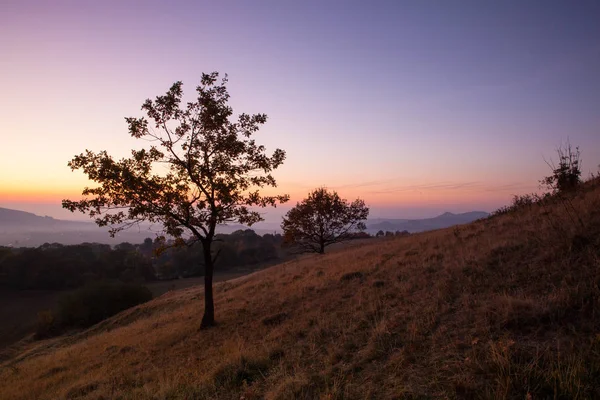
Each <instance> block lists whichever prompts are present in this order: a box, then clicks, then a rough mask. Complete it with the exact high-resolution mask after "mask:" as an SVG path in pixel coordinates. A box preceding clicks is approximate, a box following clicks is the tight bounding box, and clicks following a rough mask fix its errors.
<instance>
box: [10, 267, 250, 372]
mask: <svg viewBox="0 0 600 400" xmlns="http://www.w3.org/2000/svg"><path fill="white" fill-rule="evenodd" d="M253 271H254V269H238V270H235V271H231V272H223V273H217V274H216V275H215V281H216V282H221V281H225V280H228V279H234V278H238V277H240V276H244V275H246V274H249V273H251V272H253ZM198 285H204V278H203V277H198V278H186V279H175V280H169V281H156V282H149V283H147V284H145V286H147V287H148V288H149V289H150V291H151V292H152V294H153V296H154V297H158V296H160V295H162V294H164V293H166V292H168V291H170V290H178V289H183V288H188V287H191V286H198ZM63 293H65V292H62V291H52V290H3V291H0V321H3V323H2V324H1V325H0V360H2V359H3V357H5V355H3V350H4V349H5V348H6V347H7V346H10V345H11V344H13V343H15V342H17V341H18V340H20V339H22V338H24V337H26V336H28V335H30V334H32V333H33V331H34V330H35V324H36V321H37V314H38V313H39V312H40V311H43V310H48V309H52V308H53V307H55V305H56V303H57V300H58V298H59V296H60V295H61V294H63Z"/></svg>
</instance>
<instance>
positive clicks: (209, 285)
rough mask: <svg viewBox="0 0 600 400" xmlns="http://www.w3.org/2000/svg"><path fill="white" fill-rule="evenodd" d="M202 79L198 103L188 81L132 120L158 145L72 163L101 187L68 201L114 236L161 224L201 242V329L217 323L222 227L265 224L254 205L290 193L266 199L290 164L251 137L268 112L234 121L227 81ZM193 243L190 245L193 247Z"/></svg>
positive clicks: (141, 135)
mask: <svg viewBox="0 0 600 400" xmlns="http://www.w3.org/2000/svg"><path fill="white" fill-rule="evenodd" d="M218 78H219V74H218V73H216V72H213V73H211V74H203V75H202V80H201V84H200V86H198V87H197V88H196V93H197V98H196V101H194V102H189V103H187V104H186V105H185V106H182V105H181V101H182V96H183V89H182V86H183V85H182V83H181V82H176V83H175V84H173V86H172V87H171V88H170V89H169V91H168V92H167V93H166V94H165V95H164V96H157V97H156V100H155V101H152V100H150V99H148V100H146V101H145V102H144V104H143V105H142V110H143V111H145V113H146V115H147V117H142V118H126V121H127V123H128V125H129V133H130V134H131V136H132V137H134V138H138V139H144V140H146V141H149V143H154V144H153V145H151V146H149V148H147V149H142V150H137V151H136V150H133V151H132V157H131V158H127V159H122V160H120V161H115V160H114V159H113V158H112V157H111V156H109V155H108V154H107V153H106V151H101V152H99V153H94V152H91V151H89V150H88V151H86V153H82V154H80V155H78V156H76V157H74V158H73V159H72V160H71V161H70V162H69V166H70V167H71V168H72V169H73V170H77V169H81V170H83V172H84V173H85V174H86V175H87V176H88V178H89V179H90V180H92V181H93V182H96V183H97V184H99V185H100V186H98V187H95V188H85V189H84V190H83V195H84V196H85V198H84V199H83V200H81V201H71V200H64V201H63V207H65V208H67V209H69V210H71V211H76V210H78V211H81V212H85V213H89V215H90V217H95V218H96V223H97V224H98V225H99V226H107V225H110V226H111V227H112V228H111V233H112V234H113V235H114V234H115V233H116V232H118V231H120V230H123V229H127V228H129V227H131V226H133V225H135V224H138V223H139V222H141V221H150V222H158V223H160V224H162V225H163V226H164V229H165V233H166V234H167V235H170V236H172V237H174V238H177V239H179V240H178V241H177V243H178V244H181V245H183V244H184V243H186V242H185V241H184V239H183V237H184V234H185V235H190V236H191V240H192V241H197V242H200V243H201V245H202V248H203V263H204V278H205V285H204V292H205V302H204V315H203V317H202V323H201V326H202V327H209V326H212V325H214V323H215V317H214V302H213V271H214V263H215V259H216V257H217V255H218V254H215V253H214V252H213V251H212V243H213V240H214V239H215V235H216V233H215V228H216V226H217V225H218V224H222V223H227V222H239V223H242V224H246V225H252V224H254V223H255V222H258V221H261V220H262V218H261V216H260V214H259V213H258V212H257V211H256V210H255V209H254V208H253V207H266V206H269V205H271V206H275V205H276V204H277V203H281V202H285V201H287V200H288V198H289V197H288V196H287V195H273V196H264V195H261V194H260V193H259V190H260V189H261V188H264V187H269V186H271V187H275V186H276V182H275V179H274V178H273V176H272V175H271V172H272V171H273V170H274V169H276V168H277V167H279V166H280V165H281V164H282V163H283V161H284V160H285V152H284V151H283V150H280V149H277V150H275V152H274V153H273V154H272V155H271V156H268V155H267V154H266V151H265V147H264V146H262V145H257V144H256V142H255V141H254V140H253V139H251V136H252V135H253V134H254V133H256V132H257V131H258V129H259V127H260V126H261V125H262V124H264V123H265V122H266V121H267V116H266V115H265V114H256V115H248V114H240V115H239V117H238V119H237V121H236V122H232V121H231V120H230V119H231V117H232V115H233V110H232V108H231V107H230V106H229V105H228V101H229V93H228V91H227V87H226V83H227V77H226V76H225V78H223V79H222V80H221V82H220V83H218V82H217V81H218ZM188 243H189V242H188Z"/></svg>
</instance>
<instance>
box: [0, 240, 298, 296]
mask: <svg viewBox="0 0 600 400" xmlns="http://www.w3.org/2000/svg"><path fill="white" fill-rule="evenodd" d="M215 238H216V242H215V244H214V247H215V250H216V251H220V254H219V257H218V258H217V260H216V261H215V268H216V270H217V271H221V272H226V271H229V270H232V269H234V268H238V267H250V266H259V265H264V264H267V263H274V262H276V261H279V260H282V259H284V258H285V257H286V256H287V253H286V252H285V251H284V250H283V249H282V248H281V243H282V242H283V237H282V236H281V235H279V234H276V235H272V234H267V235H264V236H260V235H257V234H256V233H255V232H254V231H253V230H251V229H247V230H239V231H236V232H234V233H232V234H218V235H216V236H215ZM163 245H164V244H163V243H161V242H155V241H153V240H152V239H150V238H147V239H146V240H145V241H144V243H142V244H130V243H120V244H118V245H116V246H115V247H114V248H111V247H110V246H109V245H105V244H97V243H82V244H80V245H71V246H64V245H61V244H58V243H52V244H49V243H46V244H44V245H42V246H40V247H38V248H25V247H23V248H17V249H13V248H8V247H0V288H8V289H17V290H39V289H42V290H64V289H74V288H77V287H80V286H82V285H84V284H86V283H89V282H94V281H98V280H118V281H121V282H125V283H134V282H136V283H143V282H151V281H154V280H157V279H159V280H160V279H176V278H180V277H183V278H186V277H191V276H204V263H203V262H200V263H198V260H199V259H200V260H202V254H203V249H202V245H201V244H200V243H193V244H191V245H190V246H180V247H169V248H168V249H166V250H164V251H160V254H158V255H157V252H158V250H160V249H161V247H162V246H163ZM167 245H170V244H169V243H167Z"/></svg>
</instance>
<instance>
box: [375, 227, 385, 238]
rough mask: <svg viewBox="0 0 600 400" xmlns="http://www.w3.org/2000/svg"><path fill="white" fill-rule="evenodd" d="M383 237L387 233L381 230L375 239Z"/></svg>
mask: <svg viewBox="0 0 600 400" xmlns="http://www.w3.org/2000/svg"><path fill="white" fill-rule="evenodd" d="M383 235H385V233H384V232H383V231H382V230H381V229H380V230H379V231H378V232H377V234H376V235H375V237H382V236H383Z"/></svg>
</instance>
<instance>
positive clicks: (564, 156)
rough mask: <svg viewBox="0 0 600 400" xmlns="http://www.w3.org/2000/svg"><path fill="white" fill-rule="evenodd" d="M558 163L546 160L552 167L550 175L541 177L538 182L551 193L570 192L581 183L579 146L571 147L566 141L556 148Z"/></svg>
mask: <svg viewBox="0 0 600 400" xmlns="http://www.w3.org/2000/svg"><path fill="white" fill-rule="evenodd" d="M556 153H557V155H558V165H556V164H555V163H554V162H553V161H550V162H547V164H548V166H549V167H550V168H551V169H552V175H550V176H548V177H546V178H544V179H542V181H541V182H540V183H541V184H542V185H543V186H545V187H546V188H548V189H549V190H550V192H551V193H554V194H556V193H565V192H570V191H573V190H575V189H577V187H578V186H579V185H580V184H581V154H580V152H579V147H575V148H573V147H572V146H571V143H570V142H569V141H567V143H566V144H565V145H563V146H560V147H558V149H556Z"/></svg>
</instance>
